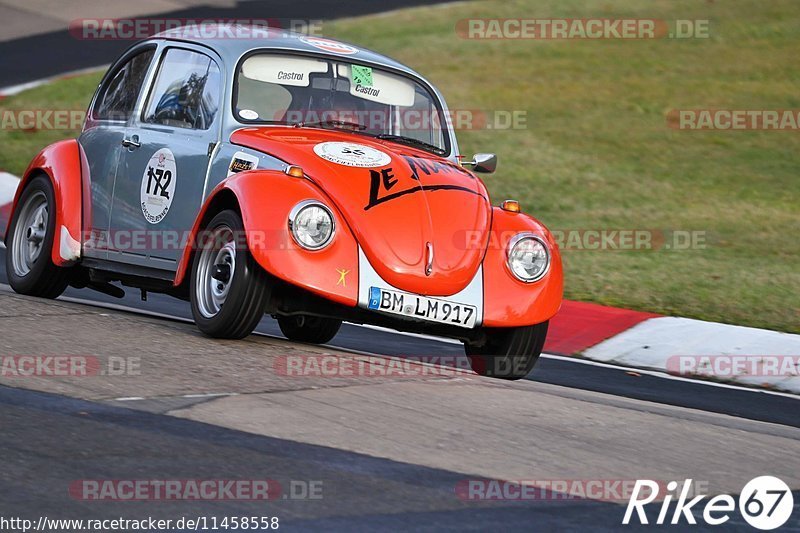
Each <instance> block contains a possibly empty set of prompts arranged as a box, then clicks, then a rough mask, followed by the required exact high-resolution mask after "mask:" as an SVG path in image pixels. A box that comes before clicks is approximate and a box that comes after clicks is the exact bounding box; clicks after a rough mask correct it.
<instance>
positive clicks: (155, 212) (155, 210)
mask: <svg viewBox="0 0 800 533" xmlns="http://www.w3.org/2000/svg"><path fill="white" fill-rule="evenodd" d="M177 178H178V171H177V169H176V168H175V156H174V155H173V154H172V151H171V150H170V149H169V148H162V149H161V150H159V151H158V152H156V153H154V154H153V157H151V158H150V161H148V162H147V167H146V168H145V170H144V175H143V176H142V187H141V191H140V195H139V198H140V199H141V202H142V214H144V218H145V219H147V221H148V222H149V223H150V224H158V223H159V222H161V221H162V220H164V217H166V216H167V213H169V208H170V207H171V206H172V200H173V199H174V197H175V182H176V181H177Z"/></svg>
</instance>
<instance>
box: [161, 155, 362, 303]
mask: <svg viewBox="0 0 800 533" xmlns="http://www.w3.org/2000/svg"><path fill="white" fill-rule="evenodd" d="M224 190H228V191H231V192H232V193H233V194H234V195H235V196H236V199H237V202H238V203H239V206H240V209H241V212H242V220H243V222H244V227H245V228H246V229H247V246H248V248H249V249H250V252H251V253H252V254H253V257H254V258H255V259H256V261H257V262H258V263H259V264H260V265H261V266H262V267H263V268H264V269H265V270H266V271H267V272H269V273H270V274H272V275H273V276H276V277H278V278H280V279H282V280H284V281H287V282H289V283H292V284H295V285H299V286H301V287H303V288H305V289H307V290H309V291H311V292H313V293H315V294H317V295H319V296H322V297H324V298H328V299H330V300H333V301H335V302H338V303H341V304H344V305H349V306H355V305H356V303H357V302H358V245H357V244H356V240H355V239H354V238H353V234H352V233H351V232H350V229H349V228H348V226H347V224H346V222H345V220H344V218H343V217H342V215H341V214H340V213H339V212H338V211H337V210H336V209H335V208H334V205H335V204H333V203H332V202H331V201H330V199H329V198H327V197H326V196H325V194H324V193H322V191H320V190H319V189H317V187H315V186H314V185H313V184H312V183H311V182H309V181H308V180H305V179H298V178H292V177H290V176H287V175H286V174H284V173H283V172H279V171H274V170H252V171H248V172H242V173H239V174H235V175H233V176H231V177H230V178H228V179H227V180H225V181H224V182H222V183H221V184H220V185H219V186H218V187H217V188H216V189H214V191H212V193H211V194H210V195H209V198H208V201H207V202H206V204H205V205H204V206H203V210H202V212H201V213H200V216H198V218H197V222H196V223H195V227H194V228H193V230H192V239H191V240H190V241H189V242H190V243H192V242H196V240H197V239H196V237H197V235H198V234H199V232H200V231H201V229H202V228H201V227H200V222H201V221H202V220H203V215H204V213H205V212H206V210H207V209H208V206H209V205H210V204H211V203H212V202H213V199H214V198H215V197H216V196H217V195H218V194H221V193H222V192H223V191H224ZM309 199H313V200H320V201H322V202H324V203H325V204H327V205H328V206H331V207H332V210H333V215H334V218H335V222H334V223H335V225H336V237H335V238H334V240H333V242H332V243H331V244H330V246H327V247H326V248H324V249H322V250H318V251H313V252H310V251H308V250H304V249H302V248H300V246H298V245H297V243H295V242H294V239H293V238H292V236H291V235H290V231H289V227H288V213H289V210H290V209H291V208H292V207H293V206H294V205H296V204H297V203H298V202H301V201H303V200H309ZM190 257H191V249H190V248H187V249H186V250H185V251H184V254H183V256H182V258H181V261H180V263H179V266H178V274H177V276H176V279H175V284H176V285H180V283H182V281H183V279H184V277H185V276H186V274H187V272H188V271H189V269H190V265H189V259H190ZM342 272H346V273H345V274H342Z"/></svg>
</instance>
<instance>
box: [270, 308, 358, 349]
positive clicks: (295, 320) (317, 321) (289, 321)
mask: <svg viewBox="0 0 800 533" xmlns="http://www.w3.org/2000/svg"><path fill="white" fill-rule="evenodd" d="M278 326H279V327H280V328H281V331H282V332H283V334H284V335H285V336H286V338H287V339H289V340H291V341H296V342H308V343H312V344H326V343H328V342H330V341H331V339H333V338H334V337H335V336H336V334H337V333H339V328H340V327H342V321H341V320H336V319H333V318H323V317H318V316H307V315H294V316H278Z"/></svg>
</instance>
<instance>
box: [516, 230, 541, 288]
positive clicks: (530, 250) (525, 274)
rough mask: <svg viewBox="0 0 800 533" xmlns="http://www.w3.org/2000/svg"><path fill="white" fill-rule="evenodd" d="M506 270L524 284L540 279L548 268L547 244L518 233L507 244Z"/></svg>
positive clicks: (529, 235)
mask: <svg viewBox="0 0 800 533" xmlns="http://www.w3.org/2000/svg"><path fill="white" fill-rule="evenodd" d="M508 268H510V269H511V272H512V273H513V274H514V276H516V278H517V279H519V280H520V281H524V282H526V283H531V282H534V281H538V280H540V279H542V278H543V277H544V275H545V274H547V270H548V269H549V268H550V250H548V248H547V244H545V242H544V241H543V240H542V239H540V238H539V237H537V236H535V235H532V234H530V233H520V234H519V235H517V236H516V237H514V238H513V239H511V242H509V243H508Z"/></svg>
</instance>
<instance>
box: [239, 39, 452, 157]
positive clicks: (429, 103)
mask: <svg viewBox="0 0 800 533" xmlns="http://www.w3.org/2000/svg"><path fill="white" fill-rule="evenodd" d="M236 82H237V84H236V86H237V91H236V95H235V96H234V112H235V113H236V118H237V119H238V120H239V121H241V122H244V123H260V124H291V125H299V126H314V127H333V128H341V129H347V130H349V131H353V132H359V133H362V134H367V135H373V136H378V137H381V136H382V137H384V138H391V139H393V140H397V141H398V142H403V141H405V142H407V143H408V144H413V145H415V146H417V147H420V148H423V149H428V150H431V151H434V152H439V153H447V151H448V149H449V145H448V142H447V138H446V133H445V132H444V128H442V124H445V122H444V121H443V120H441V117H442V114H441V112H440V108H439V105H438V102H437V99H436V97H435V96H434V95H433V94H431V93H430V91H428V89H427V88H426V87H425V86H423V85H422V84H421V83H418V82H416V81H414V80H412V79H411V78H407V77H405V76H400V75H397V74H394V73H391V72H388V71H385V70H382V69H377V68H373V67H367V66H364V65H358V64H355V63H348V62H343V61H334V60H328V59H323V58H318V57H306V56H296V55H286V54H272V53H269V54H268V53H261V54H255V55H252V56H250V57H248V58H247V59H246V60H245V61H244V62H242V64H241V67H240V69H239V72H238V73H237V79H236Z"/></svg>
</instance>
